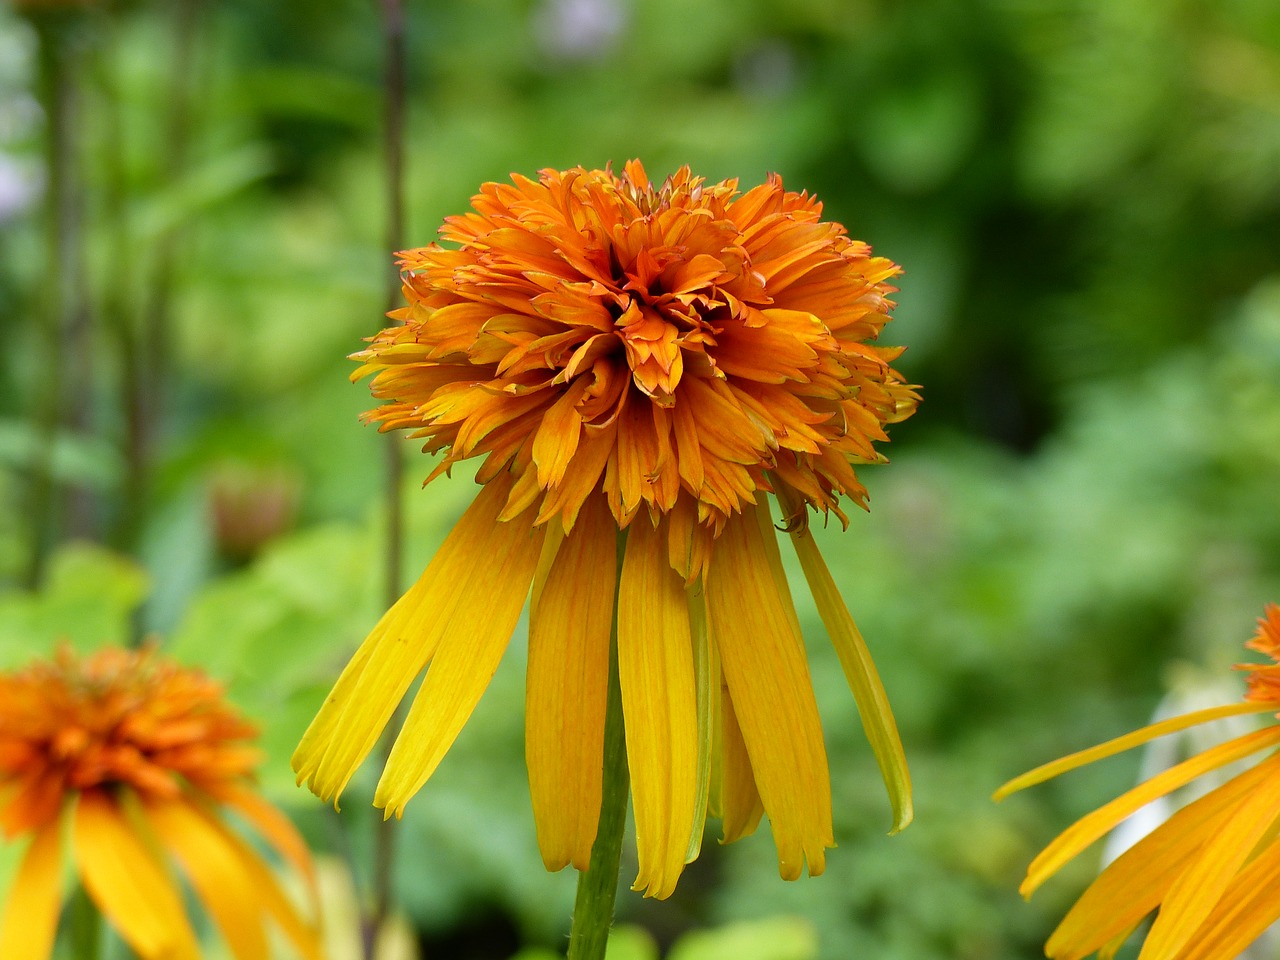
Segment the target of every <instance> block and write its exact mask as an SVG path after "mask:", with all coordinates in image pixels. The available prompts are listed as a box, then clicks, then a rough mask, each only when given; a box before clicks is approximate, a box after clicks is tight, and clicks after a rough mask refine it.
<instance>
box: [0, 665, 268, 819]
mask: <svg viewBox="0 0 1280 960" xmlns="http://www.w3.org/2000/svg"><path fill="white" fill-rule="evenodd" d="M256 734H257V731H256V729H255V728H254V727H253V726H252V725H251V724H249V723H247V722H246V721H245V720H243V719H242V718H241V717H240V716H239V715H238V714H237V713H236V712H235V711H234V710H233V709H232V708H231V707H230V706H229V705H228V704H227V703H226V702H225V701H224V700H223V698H222V689H221V687H219V686H218V685H217V684H216V683H214V682H212V681H211V680H209V679H208V678H206V677H205V676H203V675H202V674H200V673H197V672H194V671H190V670H184V669H182V668H180V667H178V666H177V665H176V664H173V663H170V662H168V661H165V660H162V659H159V658H157V657H155V656H154V654H153V653H152V652H151V651H150V650H141V651H127V650H120V649H105V650H101V651H99V652H97V653H95V654H93V655H92V656H89V657H86V658H83V659H81V658H79V657H77V656H76V655H75V654H74V653H73V652H72V651H71V650H70V649H68V648H65V647H64V648H62V649H60V650H59V651H58V653H57V655H56V657H55V659H54V660H53V661H51V662H49V661H45V662H38V663H34V664H32V665H31V666H29V667H27V668H26V669H25V670H21V671H19V672H16V673H11V674H3V675H0V803H2V804H3V806H0V828H3V830H4V832H5V833H6V834H7V835H9V836H13V835H16V834H18V833H21V832H23V831H25V830H28V829H31V828H33V827H36V826H39V825H41V824H43V823H47V822H49V821H50V820H52V819H53V818H54V817H56V816H57V815H58V811H59V809H60V807H61V804H62V801H63V799H64V798H65V797H66V796H67V795H69V794H73V793H76V792H81V791H84V790H90V789H95V788H107V789H110V788H115V787H128V788H130V789H132V790H134V791H135V792H137V793H139V794H143V795H153V796H161V797H174V796H176V795H177V794H178V793H180V792H181V791H183V790H185V789H189V788H194V789H197V790H201V791H203V792H206V793H210V794H215V795H216V793H217V792H218V788H219V786H220V785H225V784H228V783H231V782H234V781H240V780H243V779H244V778H245V777H247V776H248V775H249V774H250V773H251V771H252V769H253V767H254V766H255V764H256V763H257V761H258V753H257V751H255V750H252V749H250V748H248V747H246V746H244V744H243V741H245V740H247V739H250V738H252V737H254V736H256Z"/></svg>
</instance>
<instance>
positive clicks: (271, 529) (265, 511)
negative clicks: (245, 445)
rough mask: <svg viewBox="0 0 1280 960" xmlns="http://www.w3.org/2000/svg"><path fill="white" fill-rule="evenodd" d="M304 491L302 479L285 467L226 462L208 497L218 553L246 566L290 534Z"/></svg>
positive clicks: (218, 473)
mask: <svg viewBox="0 0 1280 960" xmlns="http://www.w3.org/2000/svg"><path fill="white" fill-rule="evenodd" d="M300 487H301V483H300V482H299V479H298V475H297V474H296V473H295V472H294V471H292V470H290V469H289V468H288V467H287V466H285V465H283V464H253V463H243V462H239V461H230V462H227V463H224V464H221V465H220V466H219V467H218V468H217V469H216V470H215V471H214V473H213V475H212V476H211V477H210V479H209V494H208V496H209V513H210V517H211V519H212V521H213V535H214V542H215V543H216V544H217V547H218V552H219V553H220V554H221V555H222V556H223V557H225V558H226V559H228V560H230V561H232V562H235V563H243V562H245V561H247V560H251V559H252V558H253V557H254V556H255V555H256V554H257V553H258V552H259V551H260V550H261V549H262V548H263V547H264V546H266V545H267V544H269V543H270V542H271V541H272V540H274V539H276V538H277V537H279V536H281V535H282V534H284V533H286V532H288V530H289V529H290V528H291V527H292V526H293V523H294V520H295V519H296V517H297V513H298V494H299V488H300Z"/></svg>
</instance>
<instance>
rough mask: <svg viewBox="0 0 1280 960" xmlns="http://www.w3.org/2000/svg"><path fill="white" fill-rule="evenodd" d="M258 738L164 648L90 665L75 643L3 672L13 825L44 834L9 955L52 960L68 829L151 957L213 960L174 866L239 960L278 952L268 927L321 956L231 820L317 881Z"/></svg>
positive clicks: (1, 703) (114, 652) (3, 765)
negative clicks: (160, 653)
mask: <svg viewBox="0 0 1280 960" xmlns="http://www.w3.org/2000/svg"><path fill="white" fill-rule="evenodd" d="M254 736H256V730H255V729H254V728H253V727H252V726H251V725H250V724H248V723H246V722H245V721H244V720H243V719H242V718H241V717H240V716H239V715H238V714H237V713H236V712H235V711H234V710H233V709H232V708H231V707H230V706H229V705H228V704H227V703H226V702H225V701H224V700H223V699H222V691H221V688H220V687H218V685H217V684H215V683H213V682H212V681H210V680H209V679H207V678H206V677H204V676H203V675H201V674H199V673H196V672H193V671H189V670H184V669H182V668H180V667H178V666H177V665H175V664H173V663H171V662H168V661H165V660H162V659H160V658H158V657H156V656H155V655H154V654H153V652H152V651H150V650H143V651H126V650H120V649H113V648H108V649H103V650H101V651H99V652H97V653H95V654H93V655H92V656H89V657H86V658H84V659H81V658H79V657H77V656H76V655H75V654H73V653H72V652H71V651H70V650H69V649H66V648H63V649H61V650H59V651H58V653H57V655H56V657H55V659H54V660H52V661H48V662H37V663H34V664H32V665H31V666H29V667H27V668H26V669H25V670H22V671H19V672H16V673H10V674H0V829H2V830H3V831H4V834H5V836H6V837H8V838H9V839H13V838H16V837H20V836H29V837H30V843H29V845H28V847H27V849H26V852H25V854H24V855H23V858H22V861H21V864H20V865H19V867H18V873H17V876H16V878H15V880H14V883H13V887H12V889H11V890H10V892H9V896H8V899H7V900H6V901H5V904H4V910H3V914H2V915H0V957H4V958H6V960H47V958H48V957H49V956H50V955H51V954H52V951H53V944H54V936H55V933H56V931H57V925H58V914H59V912H60V908H61V902H62V892H61V883H62V862H63V844H64V838H63V833H64V826H65V825H66V824H67V823H68V822H69V823H70V840H71V851H70V852H71V858H72V860H73V861H74V864H75V870H76V873H77V875H78V877H79V880H80V882H81V884H82V885H83V886H84V888H85V890H86V891H87V892H88V894H89V896H90V898H91V899H92V900H93V902H94V903H95V904H96V905H97V906H98V908H99V909H100V910H101V912H102V913H103V915H104V916H106V918H107V919H108V920H109V921H110V922H111V924H112V925H113V926H114V927H115V928H116V929H117V931H118V932H119V933H120V936H121V937H122V938H123V939H124V940H125V942H126V943H128V944H129V946H130V947H131V948H132V950H133V951H134V953H136V954H137V956H138V957H139V958H140V960H187V958H196V957H199V956H200V948H199V944H198V942H197V940H196V935H195V933H194V932H193V930H192V927H191V924H190V922H189V921H188V919H187V915H186V909H185V907H184V905H183V891H182V888H181V887H180V886H178V885H176V884H175V882H174V879H173V875H172V867H171V863H170V861H171V860H172V861H176V863H177V864H178V865H180V866H181V867H182V870H183V872H184V874H185V875H186V877H187V880H188V882H189V883H190V885H191V887H192V889H193V890H194V892H195V894H196V895H197V896H198V897H199V899H200V900H201V901H203V903H204V905H205V907H206V908H207V910H208V912H209V915H210V916H211V917H212V918H213V920H214V922H215V923H216V924H217V926H218V927H219V928H220V929H221V931H222V933H223V936H224V937H225V939H226V941H227V945H228V946H229V947H230V949H231V953H232V955H233V956H234V957H235V958H236V960H267V958H268V957H269V956H270V951H269V941H268V934H267V925H266V919H267V918H268V917H271V918H272V919H273V920H274V921H275V922H276V923H277V924H278V925H279V926H280V928H281V929H282V930H283V931H284V933H285V934H286V935H287V937H288V938H289V940H290V941H292V943H293V945H294V947H295V948H296V949H297V951H298V954H299V955H300V956H303V957H306V958H309V960H319V958H320V945H319V939H318V936H317V933H316V931H315V930H314V929H313V928H312V927H311V926H310V925H309V924H308V923H307V922H305V921H304V920H303V919H302V917H301V916H300V915H299V913H298V911H297V910H296V909H295V907H294V906H293V904H292V902H291V901H290V899H289V898H288V897H287V896H286V895H285V893H284V892H283V890H282V889H281V887H280V886H279V884H278V883H277V881H276V880H275V878H274V876H273V874H272V871H271V869H270V867H268V865H267V864H266V863H265V862H264V861H263V860H262V857H261V855H260V854H259V853H258V852H257V851H256V850H255V847H254V846H253V845H252V844H251V843H249V842H248V841H246V840H245V839H244V838H242V837H241V836H240V835H239V834H238V833H237V832H236V831H234V830H232V829H231V827H230V826H229V825H228V824H227V822H226V821H225V820H224V819H223V816H222V811H223V810H227V811H230V812H233V813H235V814H236V815H238V816H239V817H240V818H242V819H243V820H244V821H246V822H247V823H249V824H251V825H252V826H253V827H255V828H256V829H257V830H258V831H259V832H260V834H261V837H262V838H263V839H265V840H266V841H267V842H268V843H269V845H270V846H272V847H273V848H274V849H275V850H277V851H278V852H279V853H281V854H282V855H283V856H285V857H286V858H287V859H288V860H289V861H290V862H291V863H292V864H293V865H294V866H295V867H296V868H297V870H298V871H299V872H300V873H301V874H302V875H303V876H304V877H305V878H306V879H307V880H308V881H309V882H312V883H313V882H314V878H313V871H312V866H311V859H310V855H309V854H308V852H307V849H306V846H305V845H304V843H303V841H302V839H301V838H300V837H299V836H298V834H297V832H296V831H295V830H294V828H293V826H292V825H291V824H290V823H289V821H288V820H287V819H286V818H285V817H284V815H283V814H281V813H280V812H279V811H278V810H276V809H275V808H274V807H272V806H270V805H269V804H268V803H266V801H264V800H263V799H262V798H261V797H260V796H258V794H257V793H255V792H254V790H253V789H252V786H251V784H250V776H251V773H252V770H253V767H254V766H255V765H256V763H257V760H258V755H257V752H256V751H255V750H253V749H252V748H250V747H249V746H248V743H247V741H249V740H250V739H252V738H253V737H254Z"/></svg>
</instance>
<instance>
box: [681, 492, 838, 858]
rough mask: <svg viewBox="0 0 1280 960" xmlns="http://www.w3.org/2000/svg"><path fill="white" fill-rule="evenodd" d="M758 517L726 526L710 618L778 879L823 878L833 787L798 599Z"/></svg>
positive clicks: (709, 587) (713, 570)
mask: <svg viewBox="0 0 1280 960" xmlns="http://www.w3.org/2000/svg"><path fill="white" fill-rule="evenodd" d="M756 509H764V508H763V507H758V508H753V509H752V510H751V512H750V513H749V514H748V515H746V516H741V517H735V518H733V519H731V520H730V521H729V522H728V523H726V524H725V528H724V531H723V533H721V535H720V539H719V540H718V541H717V543H716V548H715V553H714V554H713V555H712V558H711V564H710V569H709V570H708V572H707V577H706V596H707V617H708V621H709V624H710V628H711V636H712V639H713V642H714V643H715V645H716V649H717V650H718V651H719V654H720V663H721V667H722V669H723V670H724V676H725V679H726V680H727V681H728V686H729V692H730V695H731V696H732V698H733V707H734V710H735V713H736V716H737V719H738V723H739V724H740V726H741V729H742V737H743V742H744V743H745V744H746V748H747V753H748V755H749V756H750V757H751V767H752V769H753V770H754V771H755V780H756V786H757V788H758V789H759V791H760V798H761V800H762V801H763V803H764V809H765V812H766V813H767V814H768V815H769V822H770V824H771V825H772V828H773V837H774V842H775V843H776V844H777V847H778V861H779V871H780V872H781V874H782V876H783V877H784V878H786V879H788V880H794V879H796V878H797V877H799V876H800V873H801V871H802V869H803V868H804V864H805V861H806V860H807V861H808V865H809V873H810V874H811V875H813V876H817V875H818V874H820V873H821V872H822V871H823V868H824V866H825V848H826V847H830V846H834V845H835V840H834V838H833V836H832V831H831V781H830V774H829V773H828V770H827V754H826V748H825V747H824V745H823V742H822V724H821V721H820V720H819V718H818V708H817V704H816V703H815V701H814V697H813V687H812V685H811V684H810V681H809V668H808V663H807V662H806V660H805V653H804V645H803V642H802V641H801V639H800V636H799V635H798V634H797V633H796V632H795V630H794V628H793V626H792V624H793V622H794V620H793V617H792V615H791V614H789V613H788V612H787V607H788V606H789V605H790V603H791V596H790V593H789V592H788V590H787V585H786V582H785V581H782V582H778V580H777V579H776V577H775V575H774V571H773V567H772V565H771V564H770V563H769V560H768V555H767V552H766V547H765V544H764V536H763V534H762V532H761V524H760V521H759V519H758V518H757V516H756V515H755V511H756Z"/></svg>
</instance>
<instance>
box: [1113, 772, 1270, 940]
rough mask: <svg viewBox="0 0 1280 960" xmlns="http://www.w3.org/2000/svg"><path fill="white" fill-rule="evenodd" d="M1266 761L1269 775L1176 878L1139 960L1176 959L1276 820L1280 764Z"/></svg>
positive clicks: (1239, 804)
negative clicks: (1279, 765)
mask: <svg viewBox="0 0 1280 960" xmlns="http://www.w3.org/2000/svg"><path fill="white" fill-rule="evenodd" d="M1273 760H1274V758H1273ZM1268 766H1269V767H1270V770H1269V771H1268V775H1267V776H1265V777H1264V778H1263V779H1262V780H1261V781H1260V782H1259V783H1258V784H1257V785H1256V786H1255V787H1254V789H1253V790H1251V791H1250V792H1249V793H1248V794H1246V795H1245V796H1244V797H1243V798H1241V800H1240V801H1239V802H1238V803H1237V804H1236V806H1235V808H1234V810H1233V811H1232V814H1231V816H1229V817H1227V818H1225V819H1224V820H1223V821H1222V822H1221V823H1220V824H1219V826H1218V829H1217V830H1216V831H1215V832H1214V834H1213V835H1212V836H1211V837H1209V839H1208V841H1207V842H1206V843H1205V845H1204V847H1203V849H1202V850H1201V851H1200V853H1199V854H1198V855H1197V856H1196V858H1195V860H1194V862H1192V863H1190V864H1188V865H1187V869H1186V870H1185V871H1184V872H1183V873H1182V875H1181V876H1179V877H1178V879H1177V880H1175V881H1174V882H1173V885H1172V886H1171V887H1170V888H1169V892H1168V894H1167V895H1166V896H1165V898H1164V900H1163V901H1162V902H1161V904H1160V913H1159V914H1158V915H1157V916H1156V921H1155V923H1154V924H1152V926H1151V931H1150V932H1149V933H1148V934H1147V938H1146V940H1144V941H1143V944H1142V953H1141V954H1139V956H1138V960H1172V958H1173V957H1175V956H1176V955H1177V954H1178V952H1179V951H1180V950H1181V949H1182V948H1183V947H1184V946H1185V945H1186V943H1187V941H1189V940H1190V939H1191V937H1192V935H1193V934H1194V933H1195V932H1196V930H1197V929H1198V928H1199V927H1200V925H1201V924H1202V923H1203V922H1204V920H1205V919H1206V918H1207V917H1208V916H1209V915H1210V914H1211V913H1212V912H1213V910H1214V908H1215V907H1216V906H1217V905H1218V901H1219V900H1220V899H1221V897H1222V894H1223V891H1224V890H1226V889H1227V887H1228V885H1229V884H1230V883H1231V880H1232V878H1233V877H1235V875H1236V873H1237V872H1238V871H1239V869H1240V867H1241V865H1242V864H1243V863H1244V862H1245V859H1246V858H1247V857H1248V856H1249V855H1250V854H1251V853H1252V852H1253V849H1254V847H1255V846H1256V845H1257V843H1258V841H1259V840H1260V839H1261V838H1262V837H1263V835H1264V834H1265V833H1266V832H1267V831H1268V830H1269V829H1270V828H1271V827H1272V825H1273V824H1274V823H1275V822H1276V815H1277V810H1280V776H1277V773H1280V767H1278V766H1277V764H1276V763H1274V762H1271V763H1269V764H1268Z"/></svg>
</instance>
